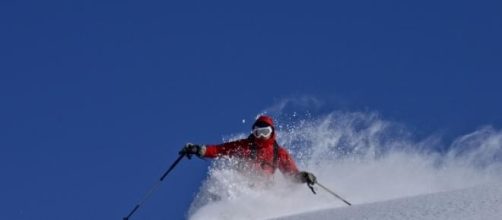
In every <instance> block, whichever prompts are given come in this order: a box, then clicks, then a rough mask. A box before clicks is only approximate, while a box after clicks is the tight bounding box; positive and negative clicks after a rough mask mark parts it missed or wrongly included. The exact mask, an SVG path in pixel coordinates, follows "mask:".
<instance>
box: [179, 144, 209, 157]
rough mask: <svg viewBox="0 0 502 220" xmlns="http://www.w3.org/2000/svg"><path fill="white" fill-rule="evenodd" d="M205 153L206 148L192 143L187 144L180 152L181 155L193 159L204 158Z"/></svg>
mask: <svg viewBox="0 0 502 220" xmlns="http://www.w3.org/2000/svg"><path fill="white" fill-rule="evenodd" d="M204 153H206V146H204V145H198V144H192V143H187V144H185V146H184V147H183V148H182V149H181V150H180V152H179V154H180V155H182V154H183V155H187V156H188V157H191V156H192V155H197V156H199V157H202V156H204Z"/></svg>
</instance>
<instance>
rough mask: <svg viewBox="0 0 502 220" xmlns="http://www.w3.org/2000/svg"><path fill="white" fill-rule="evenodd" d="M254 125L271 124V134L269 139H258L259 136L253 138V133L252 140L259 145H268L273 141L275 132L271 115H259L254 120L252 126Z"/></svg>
mask: <svg viewBox="0 0 502 220" xmlns="http://www.w3.org/2000/svg"><path fill="white" fill-rule="evenodd" d="M256 125H261V126H271V127H272V136H271V137H270V138H269V139H260V138H255V137H254V135H253V134H251V135H250V136H252V138H253V140H254V141H255V142H256V143H258V144H259V145H270V144H273V143H274V142H275V138H276V134H275V127H274V120H273V119H272V117H270V116H267V115H261V116H260V117H258V119H256V121H255V122H254V123H253V128H254V127H255V126H256Z"/></svg>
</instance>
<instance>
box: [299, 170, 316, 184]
mask: <svg viewBox="0 0 502 220" xmlns="http://www.w3.org/2000/svg"><path fill="white" fill-rule="evenodd" d="M298 178H299V180H300V182H302V183H307V184H308V185H314V184H315V183H316V181H317V179H316V177H315V176H314V174H312V173H309V172H307V171H301V172H300V173H299V174H298Z"/></svg>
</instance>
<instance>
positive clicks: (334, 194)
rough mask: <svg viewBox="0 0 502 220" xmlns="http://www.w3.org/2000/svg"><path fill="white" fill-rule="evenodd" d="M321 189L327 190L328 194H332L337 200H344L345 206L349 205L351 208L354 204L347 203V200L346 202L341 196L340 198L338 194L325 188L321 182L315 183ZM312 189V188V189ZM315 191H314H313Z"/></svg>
mask: <svg viewBox="0 0 502 220" xmlns="http://www.w3.org/2000/svg"><path fill="white" fill-rule="evenodd" d="M315 183H316V184H317V185H318V186H319V187H321V188H322V189H324V190H326V192H328V193H330V194H331V195H333V196H335V197H336V198H338V199H340V200H342V201H343V202H344V203H345V204H347V205H349V206H352V204H350V202H347V200H345V199H344V198H342V197H341V196H339V195H338V194H336V193H335V192H333V191H332V190H330V189H328V188H327V187H325V186H323V185H322V184H320V183H319V182H317V181H316V182H315ZM311 189H312V188H311ZM312 191H313V189H312Z"/></svg>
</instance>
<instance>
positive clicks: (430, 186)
mask: <svg viewBox="0 0 502 220" xmlns="http://www.w3.org/2000/svg"><path fill="white" fill-rule="evenodd" d="M278 128H279V130H278V135H279V140H278V142H279V143H280V144H281V145H284V146H285V147H286V148H287V149H288V150H289V151H290V152H291V153H292V155H294V157H295V159H296V162H297V163H298V167H299V168H300V169H301V170H307V171H310V172H313V173H314V174H315V175H316V176H317V178H318V180H319V182H320V183H322V184H323V185H325V186H326V187H328V188H331V189H332V190H334V191H335V192H336V193H337V194H339V195H340V196H342V197H344V198H345V199H347V200H348V201H350V202H351V203H353V204H356V206H354V207H351V208H345V204H344V203H342V202H340V201H337V200H336V199H334V198H333V197H332V196H331V195H330V194H328V193H323V191H322V190H321V189H318V194H317V195H313V194H312V192H310V190H309V189H308V188H307V187H306V186H305V185H303V184H293V183H291V181H288V180H287V179H286V178H284V177H283V176H282V175H281V174H280V173H276V175H275V176H274V177H273V178H272V179H271V180H265V181H262V180H259V179H257V178H256V176H253V175H246V174H245V173H242V172H239V171H236V170H235V169H234V168H235V167H236V161H234V160H231V159H228V160H227V159H220V160H215V161H214V163H212V165H211V167H210V169H209V173H208V176H207V179H206V180H205V181H204V183H203V184H202V185H201V187H200V191H199V193H198V194H197V195H196V197H195V198H194V200H193V201H192V204H191V208H190V210H189V211H188V213H187V218H188V219H191V220H212V219H214V220H226V219H228V220H234V219H250V220H251V219H252V220H254V219H271V218H276V217H282V216H288V215H296V214H299V213H308V212H311V211H316V210H322V209H329V210H326V211H322V212H319V213H316V214H315V215H314V216H315V217H312V218H311V219H317V218H322V217H323V218H324V219H352V218H354V219H393V217H395V218H394V219H456V218H457V217H459V216H460V217H464V219H490V218H489V216H487V217H485V216H484V215H485V214H483V213H484V212H478V211H476V210H477V209H479V210H481V209H482V210H483V211H485V210H484V208H485V207H489V208H488V209H491V210H494V211H493V212H487V213H486V215H489V214H490V213H496V212H500V211H499V210H498V209H496V208H494V207H492V205H498V206H500V204H499V203H495V202H494V201H495V200H496V202H498V201H500V191H498V189H496V188H497V187H496V186H497V185H491V186H486V185H487V184H493V183H502V130H496V129H494V128H491V127H482V128H480V129H478V130H476V131H474V132H471V133H469V134H466V135H463V136H459V137H457V138H456V139H455V140H454V141H453V142H452V143H451V144H448V145H443V143H442V142H441V140H440V139H438V138H436V137H435V136H434V135H432V136H431V137H426V138H424V139H417V138H414V137H413V134H412V133H411V132H410V131H408V130H407V129H406V128H404V127H403V126H401V125H400V124H397V123H393V122H389V121H385V120H382V119H380V118H379V117H378V115H375V114H368V113H358V112H355V113H346V112H334V113H331V114H328V115H325V116H319V117H316V118H309V119H308V120H303V119H295V118H293V119H291V120H284V119H283V120H278ZM246 136H247V134H237V135H232V136H230V137H228V138H227V139H226V140H228V139H235V138H239V137H240V138H242V137H246ZM237 163H238V162H237ZM264 182H265V183H264ZM483 186H486V187H483ZM498 186H500V185H498ZM473 187H474V188H473ZM476 187H478V188H476ZM455 190H465V191H455ZM442 192H446V193H442ZM459 192H460V193H459ZM436 193H438V194H436ZM476 194H480V196H479V198H480V199H483V200H481V201H483V202H482V203H479V204H477V203H469V201H471V199H473V198H476ZM422 195H425V196H422ZM464 195H465V196H467V198H465V199H464V197H463V196H464ZM415 196H418V197H415ZM493 196H495V197H493ZM395 199H397V200H395ZM383 201H387V202H383ZM389 204H391V205H389ZM445 204H446V205H445ZM401 206H402V207H401ZM392 207H394V209H393V210H392V211H393V212H391V213H390V214H392V216H389V217H387V216H386V213H388V212H387V211H381V210H390V209H391V208H392ZM397 207H399V208H397ZM435 207H437V209H434V208H435ZM490 207H491V208H490ZM334 210H336V214H334V213H335V211H334ZM461 211H464V212H465V213H462V212H461ZM478 213H479V215H480V216H476V215H477V214H478ZM496 214H500V213H496ZM305 215H307V217H308V214H305ZM331 215H336V216H337V218H335V217H333V218H331V217H330V216H331ZM435 215H437V216H435ZM433 216H435V217H433ZM448 216H451V218H450V217H448ZM307 217H300V218H296V217H291V218H296V219H304V218H307ZM460 219H462V218H460ZM492 219H493V218H492ZM499 219H502V217H501V218H499Z"/></svg>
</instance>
